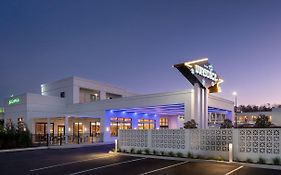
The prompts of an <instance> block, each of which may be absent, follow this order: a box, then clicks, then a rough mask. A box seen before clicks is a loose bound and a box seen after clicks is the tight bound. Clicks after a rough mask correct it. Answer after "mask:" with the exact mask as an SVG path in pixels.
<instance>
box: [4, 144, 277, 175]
mask: <svg viewBox="0 0 281 175" xmlns="http://www.w3.org/2000/svg"><path fill="white" fill-rule="evenodd" d="M112 147H113V145H107V146H98V147H86V148H76V149H48V150H36V151H24V152H13V153H0V171H1V173H0V174H1V175H5V174H31V175H32V174H36V175H40V174H42V175H43V174H54V175H57V174H60V175H76V174H83V175H87V174H95V175H99V174H100V175H107V174H110V175H112V174H116V175H145V174H151V175H160V174H161V175H165V174H167V175H168V174H171V175H173V174H175V175H183V174H184V175H197V174H200V175H226V174H227V175H230V174H233V175H246V174H255V175H268V174H271V175H274V174H276V175H277V174H281V171H280V170H272V169H262V168H253V167H246V166H241V165H239V164H235V163H231V164H230V163H218V162H212V161H200V162H199V161H192V160H191V161H188V160H166V159H158V158H149V157H140V156H127V155H120V154H112V153H111V154H109V153H108V151H109V150H110V149H112Z"/></svg>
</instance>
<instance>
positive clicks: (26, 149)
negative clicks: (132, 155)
mask: <svg viewBox="0 0 281 175" xmlns="http://www.w3.org/2000/svg"><path fill="white" fill-rule="evenodd" d="M109 144H114V142H101V143H94V144H68V145H50V146H40V147H30V148H16V149H3V150H0V153H7V152H20V151H33V150H43V149H72V148H83V147H91V146H102V145H109Z"/></svg>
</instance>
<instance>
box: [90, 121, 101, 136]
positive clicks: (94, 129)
mask: <svg viewBox="0 0 281 175" xmlns="http://www.w3.org/2000/svg"><path fill="white" fill-rule="evenodd" d="M90 135H91V136H92V137H97V136H99V135H100V122H90Z"/></svg>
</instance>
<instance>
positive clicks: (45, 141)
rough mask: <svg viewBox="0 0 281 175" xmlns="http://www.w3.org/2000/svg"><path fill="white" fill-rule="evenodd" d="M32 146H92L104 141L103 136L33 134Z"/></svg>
mask: <svg viewBox="0 0 281 175" xmlns="http://www.w3.org/2000/svg"><path fill="white" fill-rule="evenodd" d="M31 137H32V144H33V146H49V145H65V144H66V143H67V144H91V143H99V142H102V141H103V137H102V135H101V134H99V135H96V136H94V135H91V134H89V133H87V134H85V133H84V134H79V135H72V134H71V135H67V136H66V135H63V134H59V135H57V134H56V135H54V134H50V135H48V134H32V135H31ZM66 139H67V140H66Z"/></svg>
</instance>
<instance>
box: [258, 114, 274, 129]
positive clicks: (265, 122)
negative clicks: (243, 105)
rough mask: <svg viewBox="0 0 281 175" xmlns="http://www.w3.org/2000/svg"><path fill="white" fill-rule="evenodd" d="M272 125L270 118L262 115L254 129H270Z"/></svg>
mask: <svg viewBox="0 0 281 175" xmlns="http://www.w3.org/2000/svg"><path fill="white" fill-rule="evenodd" d="M270 125H271V122H270V121H269V116H266V115H264V114H261V115H259V116H258V118H257V120H256V123H255V125H254V127H255V128H269V127H270Z"/></svg>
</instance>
